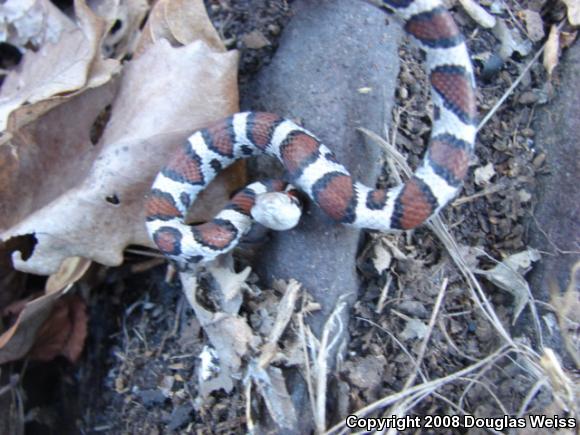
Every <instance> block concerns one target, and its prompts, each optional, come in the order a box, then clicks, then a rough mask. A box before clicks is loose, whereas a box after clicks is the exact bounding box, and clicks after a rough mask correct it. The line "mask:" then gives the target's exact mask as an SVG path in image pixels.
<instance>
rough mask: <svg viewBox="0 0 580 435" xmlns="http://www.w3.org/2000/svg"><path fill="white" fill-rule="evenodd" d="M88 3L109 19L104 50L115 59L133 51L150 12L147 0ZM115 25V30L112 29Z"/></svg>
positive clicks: (100, 0)
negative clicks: (144, 20)
mask: <svg viewBox="0 0 580 435" xmlns="http://www.w3.org/2000/svg"><path fill="white" fill-rule="evenodd" d="M88 4H89V6H90V7H91V9H92V10H93V11H94V12H95V13H96V14H97V15H99V16H100V17H102V18H104V19H105V20H106V21H107V28H108V29H109V32H107V35H106V37H105V39H104V41H103V50H104V52H105V53H106V54H107V55H109V56H111V57H114V58H115V59H122V58H124V57H125V56H127V55H128V54H131V53H133V52H134V50H135V47H136V45H137V40H138V39H139V37H140V35H141V31H140V29H139V28H140V26H141V23H143V19H144V18H145V16H146V15H147V13H148V12H149V3H148V2H147V0H88ZM113 26H115V30H114V31H111V29H112V28H113Z"/></svg>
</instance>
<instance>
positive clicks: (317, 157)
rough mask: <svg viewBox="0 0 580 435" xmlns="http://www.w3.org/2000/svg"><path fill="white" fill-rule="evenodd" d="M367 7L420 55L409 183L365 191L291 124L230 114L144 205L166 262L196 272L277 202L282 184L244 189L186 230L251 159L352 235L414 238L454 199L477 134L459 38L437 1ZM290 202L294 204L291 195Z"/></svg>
mask: <svg viewBox="0 0 580 435" xmlns="http://www.w3.org/2000/svg"><path fill="white" fill-rule="evenodd" d="M372 3H374V4H377V5H379V6H385V7H387V8H389V9H391V10H393V11H394V12H395V14H396V15H397V16H399V17H400V18H401V19H402V21H403V23H404V28H405V31H406V32H407V33H408V34H410V35H411V36H412V37H414V39H415V40H416V42H417V43H418V44H419V46H420V47H421V48H422V49H423V50H424V51H425V52H426V68H427V73H428V77H429V82H430V85H431V95H432V99H433V105H434V121H433V128H432V132H431V138H430V142H429V147H428V150H427V152H426V155H425V157H424V159H423V161H422V163H421V164H420V166H419V167H418V168H417V170H416V171H415V173H414V174H413V176H412V177H411V178H410V179H409V180H408V181H407V182H406V183H404V184H402V185H399V186H396V187H393V188H391V189H388V190H385V189H374V188H371V187H368V186H365V185H363V184H361V183H359V182H356V181H354V180H353V179H352V177H351V175H350V174H349V172H348V171H347V169H346V168H345V167H344V166H343V165H341V164H340V163H339V162H338V161H337V159H336V158H335V156H334V154H333V153H332V151H331V150H329V149H328V148H327V147H326V146H325V145H324V144H322V143H321V142H320V141H319V140H318V139H317V138H316V137H315V136H314V135H313V134H312V133H310V132H309V131H307V130H306V129H304V128H302V127H300V126H299V125H297V124H295V123H294V122H292V121H290V120H288V119H284V118H282V117H280V116H278V115H274V114H271V113H262V112H245V113H236V114H234V115H232V116H229V117H227V118H225V119H222V120H219V121H217V122H215V123H213V124H212V125H210V126H208V127H206V128H204V129H201V130H198V131H196V132H195V133H193V134H192V135H191V136H190V137H189V138H188V139H187V140H186V141H185V143H184V144H183V145H182V146H181V147H180V148H179V149H178V150H177V151H176V152H175V154H174V155H172V156H171V157H170V159H169V161H168V163H167V164H166V165H165V166H164V167H163V169H162V170H161V171H160V172H159V173H158V174H157V176H156V178H155V181H154V183H153V186H152V189H151V192H150V193H149V195H148V198H147V200H146V225H147V229H148V232H149V234H150V236H151V238H152V239H153V241H154V242H155V244H156V245H157V247H158V248H159V250H160V251H161V252H162V253H163V254H165V255H166V256H167V257H169V258H170V259H173V260H176V261H178V262H180V263H198V262H204V261H210V260H212V259H214V258H215V257H216V256H218V255H220V254H223V253H225V252H228V251H229V250H231V249H233V248H234V247H235V246H236V244H237V243H238V242H239V240H240V238H241V237H242V236H243V235H244V234H245V233H246V232H247V231H249V229H250V227H251V225H252V222H253V218H252V208H253V207H254V205H255V203H256V201H257V200H258V198H259V197H260V195H262V194H264V193H266V192H284V191H286V190H287V187H286V184H285V183H283V182H280V181H270V182H257V183H253V184H251V185H249V186H248V187H246V188H245V189H244V190H242V191H241V192H240V193H238V194H237V195H235V196H234V197H233V198H232V199H231V200H230V202H229V203H228V205H227V206H226V207H225V209H224V210H222V211H221V212H220V213H219V214H218V215H217V216H216V217H215V218H214V219H213V220H212V221H210V222H207V223H204V224H201V225H195V226H189V225H186V224H185V222H184V219H185V215H186V212H187V210H188V208H189V207H190V206H191V205H192V204H193V202H194V201H195V199H196V197H197V195H198V194H199V193H200V192H201V191H202V190H203V189H204V188H205V187H206V186H207V185H208V183H210V181H211V180H212V179H213V178H215V176H216V175H217V174H218V173H219V172H220V171H221V170H222V169H223V168H225V167H227V166H228V165H230V164H232V163H233V162H234V161H236V160H238V159H241V158H246V157H249V156H253V155H257V154H267V155H270V156H274V157H276V158H277V159H279V160H280V162H282V164H283V165H284V168H285V170H286V172H287V175H288V177H289V179H290V181H291V183H292V185H293V186H295V187H297V188H299V189H301V190H302V191H303V192H305V193H306V194H307V195H308V196H309V197H310V199H311V200H312V201H314V202H315V203H316V204H317V205H318V206H319V207H320V208H321V209H322V210H323V211H324V212H325V213H326V214H327V215H328V216H329V217H330V218H332V219H333V220H334V221H336V222H340V223H343V224H347V225H353V226H356V227H359V228H366V229H374V230H380V231H387V230H393V229H400V230H406V229H411V228H415V227H417V226H418V225H420V224H421V223H423V222H424V221H425V220H426V219H428V218H429V217H431V216H433V215H434V214H436V213H437V212H438V211H439V210H441V208H443V207H444V206H445V205H446V204H447V203H449V201H450V200H451V199H453V198H454V197H455V196H456V195H457V193H458V192H459V190H460V188H461V184H462V181H463V179H464V177H465V175H466V172H467V167H468V163H469V159H470V156H471V153H472V152H473V147H474V141H475V134H476V103H475V79H474V76H473V68H472V65H471V62H470V59H469V54H468V52H467V48H466V45H465V42H464V39H463V36H462V35H461V33H460V32H459V30H458V28H457V26H456V24H455V22H454V21H453V18H452V17H451V15H450V14H449V12H448V11H447V10H446V8H445V7H444V6H443V5H442V3H441V1H440V0H372ZM287 195H288V196H289V197H290V199H291V200H293V195H292V192H291V191H290V192H287ZM281 213H283V211H281Z"/></svg>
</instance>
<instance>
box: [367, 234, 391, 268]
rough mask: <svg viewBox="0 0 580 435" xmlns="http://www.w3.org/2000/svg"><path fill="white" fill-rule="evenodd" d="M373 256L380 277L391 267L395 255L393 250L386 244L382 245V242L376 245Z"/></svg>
mask: <svg viewBox="0 0 580 435" xmlns="http://www.w3.org/2000/svg"><path fill="white" fill-rule="evenodd" d="M373 254H374V255H373V257H372V261H373V266H374V267H375V270H376V271H377V273H378V274H379V275H380V274H382V273H383V272H384V271H386V270H387V269H388V268H389V267H390V266H391V262H392V261H393V255H392V254H391V250H390V249H389V248H388V246H386V244H384V243H382V242H381V241H379V242H378V243H376V244H375V246H374V249H373Z"/></svg>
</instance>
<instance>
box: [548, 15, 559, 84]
mask: <svg viewBox="0 0 580 435" xmlns="http://www.w3.org/2000/svg"><path fill="white" fill-rule="evenodd" d="M559 57H560V30H559V29H558V26H552V28H551V29H550V34H549V35H548V40H547V41H546V48H545V49H544V68H546V71H548V78H551V77H552V72H553V71H554V68H556V66H557V65H558V59H559Z"/></svg>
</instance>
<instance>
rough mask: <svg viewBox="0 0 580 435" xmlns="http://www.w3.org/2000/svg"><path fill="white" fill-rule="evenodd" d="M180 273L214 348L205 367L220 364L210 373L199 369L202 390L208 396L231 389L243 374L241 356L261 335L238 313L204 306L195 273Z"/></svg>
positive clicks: (246, 352) (184, 286)
mask: <svg viewBox="0 0 580 435" xmlns="http://www.w3.org/2000/svg"><path fill="white" fill-rule="evenodd" d="M179 276H180V279H181V283H182V286H183V292H184V293H185V296H186V298H187V300H188V302H189V304H190V306H191V307H192V308H193V310H194V312H195V315H196V318H197V319H198V320H199V323H200V325H201V326H202V328H203V329H204V331H205V333H206V334H207V336H208V339H209V342H210V343H211V345H212V347H213V350H211V351H210V350H209V348H208V351H209V354H208V355H209V356H208V357H207V358H206V364H204V367H208V366H209V365H208V364H207V362H208V361H209V362H211V367H218V366H219V370H218V369H214V370H212V369H210V370H209V372H211V373H209V374H208V373H207V372H208V370H207V369H205V370H204V371H203V372H200V377H199V378H200V387H199V388H200V393H201V395H202V396H204V397H206V396H207V395H209V394H210V393H211V392H212V391H216V390H219V389H223V390H225V391H226V392H229V391H231V390H232V388H233V387H234V384H233V381H232V379H233V377H234V376H236V375H237V376H239V374H240V373H239V372H240V369H241V365H242V357H244V356H246V355H247V354H248V352H249V350H250V348H256V347H257V345H258V342H259V338H258V337H257V336H255V335H254V334H253V332H252V329H251V328H250V326H249V325H248V323H247V321H246V320H245V319H244V318H242V317H240V316H239V315H238V314H230V313H225V312H222V311H217V312H211V311H209V310H207V309H206V308H204V307H203V306H202V305H201V304H200V303H199V302H198V301H197V290H198V283H197V279H196V277H195V275H194V274H192V273H181V274H180V275H179ZM212 352H213V353H212ZM212 375H213V376H212Z"/></svg>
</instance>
